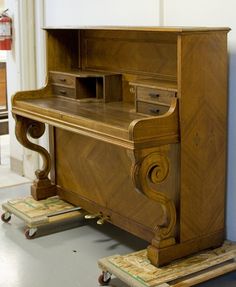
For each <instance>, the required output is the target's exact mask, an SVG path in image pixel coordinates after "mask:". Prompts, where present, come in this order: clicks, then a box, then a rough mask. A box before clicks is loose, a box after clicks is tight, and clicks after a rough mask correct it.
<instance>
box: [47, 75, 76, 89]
mask: <svg viewBox="0 0 236 287" xmlns="http://www.w3.org/2000/svg"><path fill="white" fill-rule="evenodd" d="M49 77H50V80H51V82H52V83H53V84H60V85H65V86H68V87H71V88H75V77H74V76H72V75H67V74H63V73H53V72H50V73H49Z"/></svg>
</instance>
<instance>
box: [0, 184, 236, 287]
mask: <svg viewBox="0 0 236 287" xmlns="http://www.w3.org/2000/svg"><path fill="white" fill-rule="evenodd" d="M28 194H29V184H24V185H18V186H15V187H11V188H2V189H0V203H2V202H4V201H6V200H7V199H12V198H16V197H20V196H23V195H28ZM46 231H47V230H46ZM44 232H45V230H44ZM0 240H1V244H0V286H1V287H54V286H55V287H65V286H66V287H96V286H99V284H98V283H97V278H98V276H99V274H100V270H99V269H98V267H97V260H98V259H99V258H102V257H106V256H109V255H114V254H125V253H129V252H132V251H135V250H140V249H142V248H145V246H146V243H145V242H144V241H142V240H139V239H137V238H135V237H133V236H131V235H129V234H128V233H126V232H123V231H121V230H119V229H118V228H115V227H113V226H111V225H109V224H106V225H103V226H97V225H96V224H94V223H89V224H88V225H81V226H80V227H76V228H74V229H70V230H66V231H62V232H57V233H53V234H50V235H47V236H41V237H38V238H35V239H33V240H27V239H26V238H25V237H24V224H23V222H22V221H20V220H19V219H18V218H16V217H13V218H12V219H11V221H10V223H8V224H6V223H0ZM110 286H113V287H127V285H126V284H124V283H122V282H121V281H120V280H118V279H117V278H113V279H112V280H111V283H110ZM198 286H202V287H203V286H205V287H206V286H219V287H221V286H224V287H226V286H227V287H232V286H234V287H235V286H236V273H231V274H228V275H225V276H222V277H220V278H218V279H215V280H211V281H209V282H206V283H204V284H201V285H198Z"/></svg>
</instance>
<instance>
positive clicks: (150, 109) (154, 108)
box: [136, 102, 169, 116]
mask: <svg viewBox="0 0 236 287" xmlns="http://www.w3.org/2000/svg"><path fill="white" fill-rule="evenodd" d="M168 110H169V106H162V105H157V104H151V103H146V102H136V111H137V112H138V113H143V114H148V115H152V116H160V115H163V114H165V113H166V112H167V111H168Z"/></svg>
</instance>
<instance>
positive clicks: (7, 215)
mask: <svg viewBox="0 0 236 287" xmlns="http://www.w3.org/2000/svg"><path fill="white" fill-rule="evenodd" d="M1 219H2V221H3V222H5V223H7V222H9V221H10V220H11V214H10V213H9V212H5V213H3V214H2V215H1Z"/></svg>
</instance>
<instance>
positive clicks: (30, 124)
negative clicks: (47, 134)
mask: <svg viewBox="0 0 236 287" xmlns="http://www.w3.org/2000/svg"><path fill="white" fill-rule="evenodd" d="M14 117H15V120H16V128H15V133H16V137H17V140H18V141H19V142H20V143H21V144H22V145H23V146H24V147H26V148H28V149H30V150H33V151H36V152H38V153H39V154H40V155H41V156H42V159H43V167H42V169H39V170H36V172H35V175H36V179H35V180H34V182H33V185H32V186H31V194H32V196H33V198H34V199H36V200H40V199H44V198H47V197H49V196H53V195H56V193H57V190H56V185H54V184H52V183H51V181H50V180H49V178H48V174H49V172H50V169H51V158H50V155H49V153H48V152H47V150H46V149H45V148H43V147H41V146H39V145H37V144H34V143H32V142H30V141H29V139H28V137H27V135H30V136H31V137H32V138H34V139H38V138H40V137H41V136H42V135H43V134H44V131H45V125H44V124H43V123H40V122H37V121H35V120H32V119H28V118H24V117H22V116H18V115H14Z"/></svg>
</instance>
